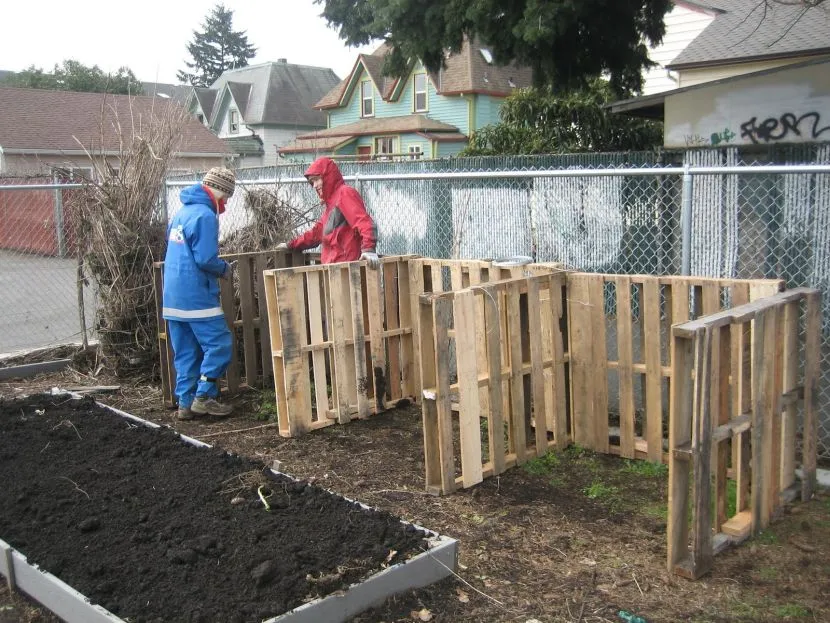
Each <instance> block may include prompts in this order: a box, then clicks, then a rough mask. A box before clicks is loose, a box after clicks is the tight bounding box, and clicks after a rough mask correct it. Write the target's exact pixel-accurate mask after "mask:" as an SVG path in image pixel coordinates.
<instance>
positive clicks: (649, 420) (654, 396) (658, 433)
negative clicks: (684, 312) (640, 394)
mask: <svg viewBox="0 0 830 623" xmlns="http://www.w3.org/2000/svg"><path fill="white" fill-rule="evenodd" d="M640 313H641V314H642V315H643V319H644V322H645V339H644V346H645V350H644V351H643V362H644V363H645V367H646V371H645V384H646V394H645V425H644V428H645V430H644V433H645V437H646V443H647V447H648V460H649V461H652V462H656V463H662V461H663V399H662V381H663V372H662V370H663V364H662V360H661V356H660V331H659V330H658V329H659V327H660V286H659V281H658V279H657V277H644V278H643V298H642V299H641V309H640Z"/></svg>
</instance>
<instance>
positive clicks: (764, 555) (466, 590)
mask: <svg viewBox="0 0 830 623" xmlns="http://www.w3.org/2000/svg"><path fill="white" fill-rule="evenodd" d="M112 385H120V389H118V390H117V391H114V392H109V391H108V392H107V393H99V394H96V397H97V398H98V399H99V400H100V401H101V402H104V403H106V404H109V405H112V406H114V407H117V408H119V409H123V410H124V411H127V412H129V413H132V414H134V415H137V416H139V417H142V418H144V419H147V420H151V421H154V422H157V423H160V424H167V425H174V426H175V428H176V429H177V430H179V431H180V432H181V433H183V434H185V435H189V436H191V437H195V438H198V439H201V440H203V441H205V442H207V443H210V444H214V445H216V446H220V447H222V448H224V449H226V450H228V451H229V452H232V453H235V454H238V455H240V456H246V457H250V458H252V459H254V460H256V461H262V462H263V463H264V464H266V465H270V464H271V463H272V461H274V460H279V461H281V462H282V467H281V471H284V472H285V473H288V474H291V475H292V476H294V477H297V478H300V479H305V480H306V481H307V482H314V483H315V484H317V485H320V486H322V487H324V488H326V489H330V490H332V491H335V492H337V493H339V494H341V495H344V496H346V497H348V498H351V499H354V500H360V501H362V502H364V503H366V504H369V505H371V506H374V507H377V508H380V509H383V510H385V511H387V512H389V513H390V514H391V515H393V516H395V517H403V518H404V519H406V520H407V521H411V522H413V523H415V524H418V525H420V526H424V527H426V528H429V529H432V530H435V531H437V532H439V533H441V534H446V535H447V536H451V537H454V538H457V539H458V540H459V568H458V575H457V576H456V577H452V578H448V579H446V580H443V581H441V582H439V583H436V584H433V585H431V586H428V587H425V588H423V589H419V590H415V591H409V592H407V593H405V594H403V595H400V596H397V597H394V598H391V599H389V600H387V601H386V602H385V603H384V604H383V605H381V606H379V607H377V608H375V609H374V610H372V611H370V612H366V613H363V614H361V615H359V616H357V617H355V618H354V619H353V621H352V623H381V622H384V623H393V622H394V623H412V621H420V620H431V621H432V622H433V623H468V622H469V623H528V622H530V621H532V620H534V619H535V620H536V621H538V622H540V623H560V622H562V623H620V622H621V619H620V618H619V616H618V613H619V611H620V610H625V611H628V612H633V613H636V614H638V615H640V616H641V617H643V618H645V619H646V620H647V621H648V623H676V622H678V621H683V622H688V623H733V622H741V623H758V622H763V623H780V622H782V621H792V622H797V623H801V622H802V621H803V622H804V623H807V622H813V621H822V622H824V621H830V601H828V599H827V595H830V495H828V494H827V492H826V491H822V492H820V493H819V494H818V495H816V497H815V498H814V499H813V500H812V501H810V502H808V503H806V504H803V503H800V502H799V503H794V504H788V505H787V506H786V507H785V509H784V513H783V514H782V516H781V517H780V518H777V520H776V521H774V522H773V523H772V525H771V526H770V528H769V529H768V530H765V531H764V532H763V533H762V534H761V535H759V536H758V537H756V538H753V539H751V540H749V541H748V542H746V543H744V544H742V545H741V546H739V547H736V548H732V549H730V550H728V551H725V552H722V553H721V554H718V555H717V556H716V557H715V561H714V567H713V569H712V572H711V573H710V574H708V575H706V576H704V577H703V578H702V579H700V580H698V581H696V582H692V581H689V580H685V579H683V578H680V577H678V576H675V575H673V574H671V573H669V572H668V571H667V570H666V532H665V531H666V503H667V497H668V494H667V491H668V476H667V473H666V470H665V468H664V467H663V468H658V467H659V466H657V467H655V466H651V465H649V464H647V463H643V462H640V461H637V462H634V461H626V460H623V459H620V458H617V457H613V456H604V455H600V454H594V453H591V452H586V451H584V450H582V449H580V448H576V447H571V448H569V449H567V450H565V451H562V452H555V453H550V454H549V455H548V456H547V457H545V459H543V460H539V459H536V460H534V461H530V462H528V463H527V464H525V465H523V466H521V467H517V468H513V469H510V470H508V471H507V472H505V473H503V474H501V475H500V476H499V477H496V478H489V479H487V480H485V481H484V482H483V483H481V484H480V485H478V486H476V487H473V488H472V489H467V490H461V491H458V492H456V493H454V494H452V495H447V496H443V497H433V496H430V495H427V494H426V492H425V490H424V463H423V460H424V456H423V435H422V432H421V427H422V419H421V410H420V407H419V406H417V405H411V406H409V407H401V408H398V409H394V410H392V411H389V412H386V413H384V414H381V415H378V416H374V417H372V418H370V419H368V420H361V421H353V422H351V423H349V424H347V425H343V426H341V425H333V426H330V427H328V428H324V429H322V430H318V431H315V432H313V433H309V434H307V435H305V436H302V437H299V438H295V439H284V438H281V437H280V436H279V435H278V434H277V428H276V425H275V424H274V422H273V419H269V418H272V417H273V400H274V396H273V393H272V392H257V391H248V392H246V393H244V394H242V395H239V396H237V397H234V398H233V399H232V403H233V404H234V406H235V408H236V410H235V412H234V415H232V416H231V417H230V418H227V419H225V420H220V421H215V420H198V419H197V420H194V421H192V422H175V423H174V422H173V420H172V411H170V410H168V409H165V408H164V407H163V406H162V405H163V401H162V398H161V392H160V388H159V385H158V383H157V382H154V381H150V380H147V381H137V380H136V381H134V380H125V379H118V378H113V377H112V376H108V375H107V374H102V373H99V372H98V371H97V370H96V368H95V367H92V368H85V367H79V366H73V367H72V368H70V369H68V370H66V371H64V372H62V373H55V374H48V375H41V376H38V377H33V378H29V379H20V380H14V381H8V382H0V395H4V396H14V395H21V394H25V393H28V394H33V393H35V392H39V391H43V390H48V389H49V388H51V387H80V386H89V387H95V386H112ZM59 430H61V431H62V432H72V431H71V430H67V431H63V429H59ZM4 445H5V440H4V439H2V438H0V446H4ZM44 445H45V444H44ZM40 449H41V448H37V449H36V450H35V454H38V455H39V453H40ZM198 469H201V467H199V468H198ZM64 475H67V476H69V475H68V474H64ZM69 477H71V476H69ZM73 480H75V479H73ZM6 482H8V478H7V479H6ZM63 482H64V483H65V484H67V488H68V489H70V490H74V486H72V485H71V484H70V483H66V481H63ZM76 482H78V481H77V480H76ZM75 495H81V496H82V497H83V495H82V494H79V493H78V492H77V491H76V492H75ZM197 517H198V515H196V516H194V517H192V518H191V521H190V523H189V525H188V528H187V530H188V531H190V532H191V533H193V534H201V531H197V527H198V526H199V523H198V521H197ZM194 531H195V532H194ZM0 534H1V533H0ZM75 534H76V531H74V530H73V529H67V530H66V531H65V535H66V536H67V538H74V536H75ZM243 575H245V578H244V580H245V582H243V584H246V583H247V584H249V583H250V582H251V581H252V580H250V576H249V575H248V574H247V572H243ZM4 589H5V586H4V584H3V583H2V582H0V622H1V623H55V619H54V617H52V616H51V615H50V614H49V613H48V612H46V611H45V609H44V608H42V607H39V606H37V605H36V604H31V603H29V602H27V601H26V600H25V599H24V597H23V596H21V595H20V594H19V593H17V594H9V593H8V592H7V591H6V592H4ZM237 590H254V588H253V587H247V586H245V587H243V588H242V589H237ZM177 612H178V610H177V608H176V607H175V606H174V607H173V608H172V609H171V610H169V611H167V612H165V620H173V618H174V617H175V615H176V613H177ZM212 620H215V621H217V622H222V621H224V620H227V619H222V618H220V617H216V618H214V619H212ZM321 623H323V622H321Z"/></svg>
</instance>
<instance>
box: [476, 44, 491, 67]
mask: <svg viewBox="0 0 830 623" xmlns="http://www.w3.org/2000/svg"><path fill="white" fill-rule="evenodd" d="M479 52H481V55H482V56H483V57H484V62H485V63H487V64H488V65H492V64H493V53H492V52H491V51H490V50H488V49H487V48H480V49H479Z"/></svg>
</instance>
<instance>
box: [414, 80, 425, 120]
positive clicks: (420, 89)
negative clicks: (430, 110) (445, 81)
mask: <svg viewBox="0 0 830 623" xmlns="http://www.w3.org/2000/svg"><path fill="white" fill-rule="evenodd" d="M413 82H414V85H413V86H414V91H415V112H425V111H426V109H427V75H426V74H415V76H414V77H413Z"/></svg>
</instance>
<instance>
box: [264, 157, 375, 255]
mask: <svg viewBox="0 0 830 623" xmlns="http://www.w3.org/2000/svg"><path fill="white" fill-rule="evenodd" d="M305 176H306V179H308V182H309V184H311V185H312V186H313V187H314V190H315V191H316V192H317V196H318V197H320V199H322V200H323V214H322V216H320V219H319V220H318V221H317V222H316V223H315V224H314V227H312V228H311V229H309V230H308V231H307V232H305V233H304V234H302V235H300V236H297V237H296V238H294V240H292V241H291V242H289V243H287V244H286V243H282V244H280V245H278V247H277V248H278V249H280V248H281V249H286V248H288V249H292V250H294V251H303V250H305V249H311V248H313V247H316V246H317V245H322V247H323V249H322V258H321V259H322V262H323V264H332V263H334V262H353V261H355V260H366V261H367V262H368V264H369V267H370V268H378V266H380V260H379V259H378V254H377V253H376V252H375V245H376V244H377V239H378V233H377V227H376V226H375V222H374V221H373V220H372V217H371V216H369V213H368V212H367V211H366V206H365V205H364V204H363V199H361V197H360V193H358V192H357V190H355V189H354V188H352V187H351V186H348V185H347V184H346V182H344V181H343V175H342V174H341V173H340V169H339V168H338V167H337V164H336V163H335V162H334V160H332V159H331V158H325V157H323V158H318V159H317V160H315V161H314V162H312V163H311V166H309V167H308V169H306V172H305Z"/></svg>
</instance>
